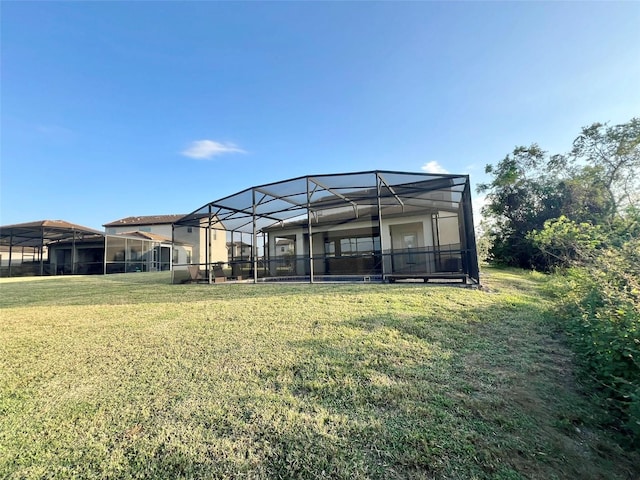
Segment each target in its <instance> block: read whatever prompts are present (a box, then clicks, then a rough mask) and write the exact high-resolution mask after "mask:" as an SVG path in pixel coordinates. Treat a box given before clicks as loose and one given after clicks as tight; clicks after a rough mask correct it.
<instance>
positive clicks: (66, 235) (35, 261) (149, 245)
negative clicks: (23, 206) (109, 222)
mask: <svg viewBox="0 0 640 480" xmlns="http://www.w3.org/2000/svg"><path fill="white" fill-rule="evenodd" d="M0 247H2V257H1V261H0V276H2V277H17V276H46V275H96V274H97V275H101V274H108V273H124V272H147V271H158V270H169V269H170V268H171V258H170V254H167V253H166V251H169V252H170V251H171V246H170V245H168V244H163V243H162V242H157V241H150V240H145V239H141V238H136V237H134V236H125V235H105V234H104V233H103V232H100V231H98V230H93V229H91V228H87V227H83V226H81V225H75V224H72V223H68V222H64V221H62V220H44V221H38V222H30V223H21V224H17V225H6V226H2V227H0ZM5 257H6V258H5Z"/></svg>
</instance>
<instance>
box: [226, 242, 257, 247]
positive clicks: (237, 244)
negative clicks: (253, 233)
mask: <svg viewBox="0 0 640 480" xmlns="http://www.w3.org/2000/svg"><path fill="white" fill-rule="evenodd" d="M231 245H234V246H236V247H250V246H251V244H250V243H245V242H233V243H232V242H227V247H230V246H231Z"/></svg>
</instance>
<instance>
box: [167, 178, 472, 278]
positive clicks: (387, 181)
mask: <svg viewBox="0 0 640 480" xmlns="http://www.w3.org/2000/svg"><path fill="white" fill-rule="evenodd" d="M207 215H208V218H209V228H224V229H225V230H227V231H228V232H230V233H231V236H232V238H233V236H234V235H236V234H237V233H238V232H239V233H240V235H249V236H250V237H251V246H252V247H253V248H252V255H251V258H250V259H248V260H247V261H246V263H247V265H245V266H244V268H245V270H246V269H247V268H249V271H250V273H251V275H252V276H253V279H254V281H258V280H261V281H269V280H277V279H282V278H288V279H299V280H307V281H310V282H314V281H323V280H343V279H344V280H347V279H351V280H354V279H360V280H380V281H389V282H395V281H402V280H416V279H418V280H423V281H425V282H426V281H430V280H461V281H464V282H467V281H472V282H475V283H477V282H479V271H478V260H477V252H476V243H475V233H474V229H473V213H472V209H471V192H470V185H469V177H468V175H452V174H428V173H413V172H394V171H381V170H375V171H367V172H354V173H341V174H329V175H309V176H304V177H297V178H292V179H289V180H283V181H280V182H275V183H270V184H265V185H259V186H255V187H251V188H249V189H246V190H243V191H241V192H238V193H236V194H234V195H231V196H228V197H225V198H222V199H220V200H215V201H212V202H210V203H208V204H206V205H204V206H202V207H201V208H199V209H198V210H196V211H194V212H193V213H191V214H189V215H186V216H184V217H183V218H181V219H179V220H177V221H176V222H175V224H174V234H175V232H179V231H183V230H184V229H188V228H190V227H191V228H193V227H195V226H197V225H202V219H203V218H205V217H206V216H207ZM254 252H255V253H254Z"/></svg>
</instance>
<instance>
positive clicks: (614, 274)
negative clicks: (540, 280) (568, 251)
mask: <svg viewBox="0 0 640 480" xmlns="http://www.w3.org/2000/svg"><path fill="white" fill-rule="evenodd" d="M564 279H565V280H566V282H565V283H564V287H563V288H561V289H560V290H559V291H558V293H559V294H560V298H561V315H562V317H564V319H565V320H566V324H565V325H566V330H567V332H568V334H569V336H570V338H571V342H572V344H573V347H574V349H575V351H576V353H577V354H578V357H579V359H580V361H581V363H582V365H583V367H584V369H585V370H584V371H585V374H586V375H587V376H588V377H589V378H590V379H591V380H592V381H593V382H594V383H595V384H596V386H597V388H598V391H599V392H600V394H601V398H602V400H603V403H604V405H605V406H606V407H607V409H608V410H609V411H610V412H611V414H612V419H613V420H614V422H615V423H616V424H617V425H618V426H619V427H620V428H621V429H622V431H623V432H624V434H625V435H627V436H628V437H629V438H630V440H631V445H635V446H638V445H640V240H638V239H634V240H630V241H628V242H626V243H624V244H623V245H622V246H621V247H620V248H607V249H604V250H602V251H601V252H600V254H599V255H598V256H597V257H596V258H595V259H594V260H593V262H592V263H590V264H589V266H587V267H574V268H572V269H569V270H568V271H567V272H566V276H565V277H564Z"/></svg>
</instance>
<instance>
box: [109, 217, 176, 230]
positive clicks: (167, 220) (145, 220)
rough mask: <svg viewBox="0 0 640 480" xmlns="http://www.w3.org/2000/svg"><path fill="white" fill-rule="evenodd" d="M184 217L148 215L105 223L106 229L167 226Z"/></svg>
mask: <svg viewBox="0 0 640 480" xmlns="http://www.w3.org/2000/svg"><path fill="white" fill-rule="evenodd" d="M182 217H184V215H146V216H140V217H126V218H121V219H120V220H114V221H113V222H109V223H105V224H104V225H103V226H104V227H124V226H130V225H166V224H172V223H174V222H175V221H177V220H179V219H180V218H182Z"/></svg>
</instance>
